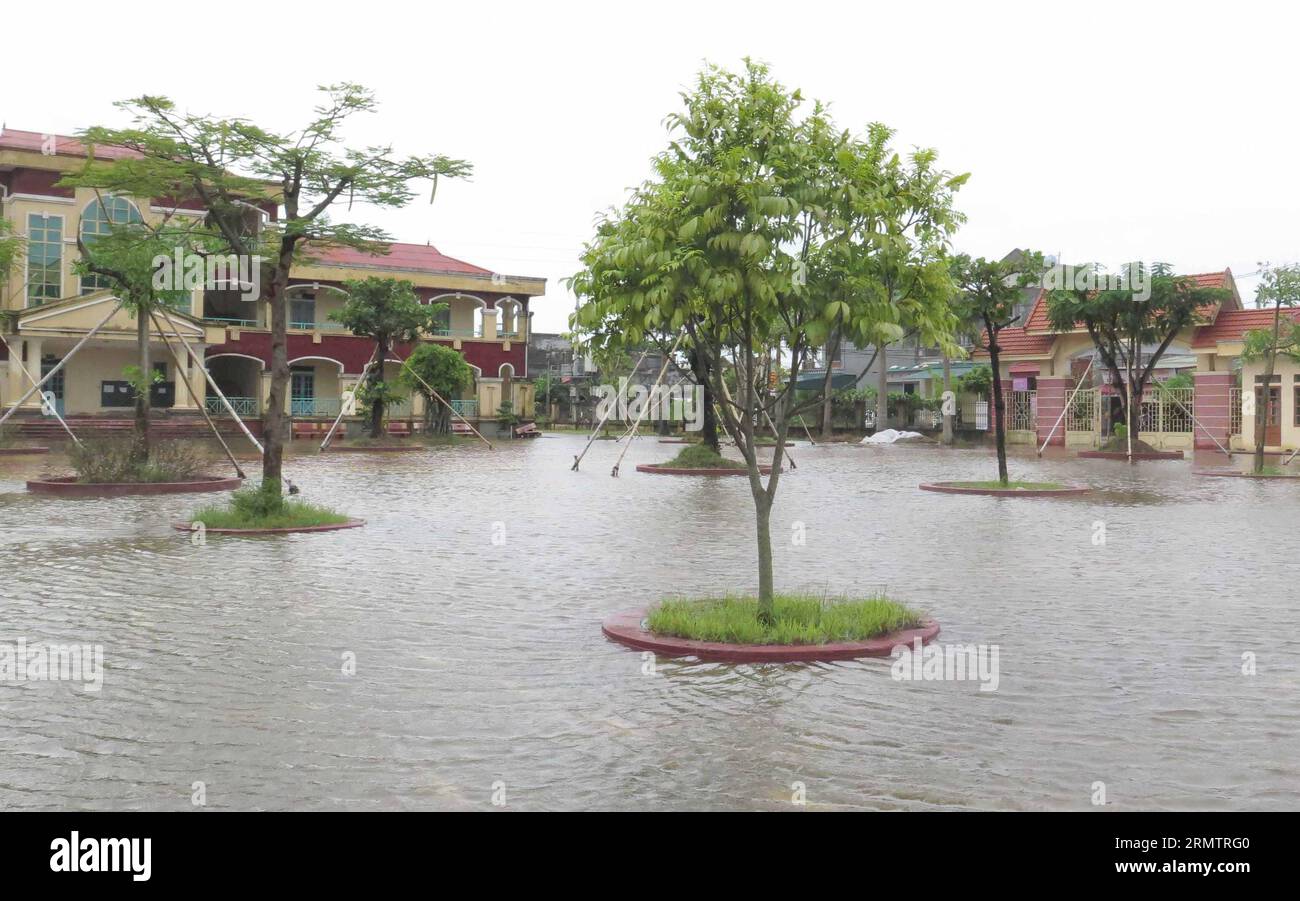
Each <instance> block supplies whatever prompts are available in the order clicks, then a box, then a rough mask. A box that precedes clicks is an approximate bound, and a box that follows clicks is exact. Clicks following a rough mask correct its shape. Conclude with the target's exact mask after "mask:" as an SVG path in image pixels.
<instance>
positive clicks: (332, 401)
mask: <svg viewBox="0 0 1300 901" xmlns="http://www.w3.org/2000/svg"><path fill="white" fill-rule="evenodd" d="M342 403H343V401H342V400H340V399H339V398H337V397H293V398H290V399H289V412H290V414H291V415H293V416H338V415H339V410H340V409H341V404H342Z"/></svg>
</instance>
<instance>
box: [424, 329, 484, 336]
mask: <svg viewBox="0 0 1300 901" xmlns="http://www.w3.org/2000/svg"><path fill="white" fill-rule="evenodd" d="M433 336H434V337H435V338H482V337H483V332H482V331H480V330H479V329H472V328H436V329H434V330H433Z"/></svg>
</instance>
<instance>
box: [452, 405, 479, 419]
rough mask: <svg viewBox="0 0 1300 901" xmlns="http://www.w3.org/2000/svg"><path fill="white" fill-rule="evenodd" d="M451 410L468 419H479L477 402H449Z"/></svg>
mask: <svg viewBox="0 0 1300 901" xmlns="http://www.w3.org/2000/svg"><path fill="white" fill-rule="evenodd" d="M449 403H450V404H451V408H452V409H453V410H455V411H456V412H457V413H459V414H460V415H461V416H464V417H465V418H466V419H475V418H477V417H478V401H477V400H453V401H449Z"/></svg>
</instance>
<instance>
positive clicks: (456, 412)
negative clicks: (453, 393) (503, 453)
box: [402, 357, 496, 450]
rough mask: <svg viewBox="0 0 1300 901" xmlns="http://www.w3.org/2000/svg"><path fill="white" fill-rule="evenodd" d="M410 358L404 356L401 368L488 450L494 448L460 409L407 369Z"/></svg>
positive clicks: (412, 370)
mask: <svg viewBox="0 0 1300 901" xmlns="http://www.w3.org/2000/svg"><path fill="white" fill-rule="evenodd" d="M410 359H411V358H410V357H407V358H406V361H405V362H403V363H402V368H403V369H406V370H407V372H409V373H411V375H413V376H415V380H416V381H417V382H419V383H420V384H421V385H423V386H424V390H425V391H428V392H429V393H430V394H432V395H433V397H434V399H435V400H437V401H438V402H439V403H440V404H442V405H443V406H444V407H446V408H447V409H448V410H450V411H451V415H452V416H455V417H456V418H457V419H459V420H460V421H461V422H463V423H465V425H467V426H468V427H469V430H470V431H471V432H473V433H474V434H475V435H478V437H479V440H480V441H482V442H483V443H484V444H486V445H487V446H488V450H496V448H495V447H493V446H492V442H491V441H488V440H487V439H486V438H484V437H483V435H482V433H481V432H479V430H478V429H476V428H474V424H473V423H472V422H470V421H469V420H468V419H466V418H465V417H464V416H461V415H460V411H459V410H457V409H456V408H455V407H453V406H452V405H451V404H449V403H448V402H447V401H446V400H445V399H444V398H443V396H442V395H441V394H439V393H438V392H437V391H434V390H433V386H432V385H430V384H429V383H428V382H426V381H425V380H424V379H422V378H420V374H419V373H418V372H416V371H415V370H414V369H407V366H406V364H407V363H408V362H410Z"/></svg>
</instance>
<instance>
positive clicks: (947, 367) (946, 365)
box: [940, 354, 957, 446]
mask: <svg viewBox="0 0 1300 901" xmlns="http://www.w3.org/2000/svg"><path fill="white" fill-rule="evenodd" d="M943 390H944V393H945V394H946V393H948V392H950V391H952V360H950V359H948V355H947V354H944V355H943ZM953 401H954V403H955V402H956V398H955V397H954V398H953ZM945 405H946V404H945ZM940 410H941V411H942V410H943V407H940ZM956 418H957V417H956V416H954V415H952V414H949V413H944V414H943V443H944V444H947V445H949V446H952V445H953V444H955V443H956V440H957V436H956V430H955V428H954V425H955V423H954V420H955V419H956Z"/></svg>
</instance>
